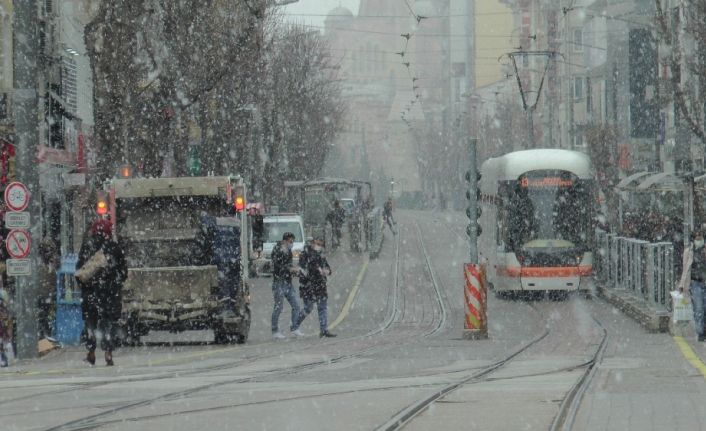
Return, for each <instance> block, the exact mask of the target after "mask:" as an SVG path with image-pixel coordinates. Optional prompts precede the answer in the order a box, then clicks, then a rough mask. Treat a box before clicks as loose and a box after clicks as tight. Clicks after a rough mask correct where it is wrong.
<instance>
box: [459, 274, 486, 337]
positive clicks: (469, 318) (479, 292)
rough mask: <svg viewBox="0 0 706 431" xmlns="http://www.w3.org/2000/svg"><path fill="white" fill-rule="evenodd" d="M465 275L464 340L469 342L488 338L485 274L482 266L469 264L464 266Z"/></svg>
mask: <svg viewBox="0 0 706 431" xmlns="http://www.w3.org/2000/svg"><path fill="white" fill-rule="evenodd" d="M463 275H464V279H465V282H466V286H465V289H464V291H463V292H464V297H465V303H466V307H465V308H466V317H465V319H464V324H463V327H464V329H463V338H465V339H467V340H479V339H485V338H488V320H487V313H486V300H487V295H486V290H485V272H484V270H483V267H482V266H480V265H477V264H473V263H467V264H465V265H464V270H463Z"/></svg>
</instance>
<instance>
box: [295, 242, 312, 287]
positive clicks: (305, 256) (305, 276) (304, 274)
mask: <svg viewBox="0 0 706 431" xmlns="http://www.w3.org/2000/svg"><path fill="white" fill-rule="evenodd" d="M312 253H314V249H313V248H311V246H310V245H309V244H307V245H305V246H304V250H302V252H301V254H300V255H299V268H301V270H300V272H299V289H300V290H301V289H302V286H304V288H306V285H307V284H309V272H308V265H309V259H310V258H311V255H312Z"/></svg>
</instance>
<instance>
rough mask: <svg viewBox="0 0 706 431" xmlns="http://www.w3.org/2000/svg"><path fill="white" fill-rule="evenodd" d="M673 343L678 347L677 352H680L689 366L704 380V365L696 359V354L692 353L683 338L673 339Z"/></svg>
mask: <svg viewBox="0 0 706 431" xmlns="http://www.w3.org/2000/svg"><path fill="white" fill-rule="evenodd" d="M674 342H675V343H677V346H679V350H681V353H682V355H684V357H685V358H686V360H687V361H689V363H690V364H691V366H692V367H694V368H696V369H697V370H698V371H699V372H700V373H701V375H702V376H704V378H705V379H706V364H704V362H703V361H702V360H701V359H700V358H699V357H698V356H696V353H694V350H693V349H692V348H691V346H689V343H687V342H686V340H685V339H684V337H678V336H675V337H674Z"/></svg>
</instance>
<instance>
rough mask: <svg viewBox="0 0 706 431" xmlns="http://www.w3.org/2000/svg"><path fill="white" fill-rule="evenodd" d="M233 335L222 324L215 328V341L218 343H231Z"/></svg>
mask: <svg viewBox="0 0 706 431" xmlns="http://www.w3.org/2000/svg"><path fill="white" fill-rule="evenodd" d="M230 341H231V337H230V334H228V333H227V332H226V330H225V328H223V326H221V325H216V326H215V327H214V328H213V342H214V343H216V344H230Z"/></svg>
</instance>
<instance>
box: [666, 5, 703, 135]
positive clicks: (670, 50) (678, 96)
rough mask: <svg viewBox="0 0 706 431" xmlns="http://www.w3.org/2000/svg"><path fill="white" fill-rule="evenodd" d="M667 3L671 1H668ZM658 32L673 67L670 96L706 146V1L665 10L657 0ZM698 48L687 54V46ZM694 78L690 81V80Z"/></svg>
mask: <svg viewBox="0 0 706 431" xmlns="http://www.w3.org/2000/svg"><path fill="white" fill-rule="evenodd" d="M667 3H668V2H667ZM655 5H656V10H657V17H656V22H657V29H658V31H659V36H660V41H661V43H662V45H663V50H664V52H665V53H666V56H665V59H666V61H667V65H669V68H670V72H671V73H670V77H669V87H670V88H669V90H670V96H672V99H673V101H674V104H675V106H676V108H677V109H678V111H679V114H680V116H681V119H682V120H683V121H684V122H685V123H686V124H687V125H688V127H689V130H690V131H691V132H692V133H693V134H694V135H695V136H696V137H698V138H699V140H700V141H701V143H702V145H706V131H705V129H704V114H705V110H704V104H703V96H704V94H706V93H705V92H706V21H705V19H706V1H704V0H683V1H681V2H680V5H679V6H677V7H674V8H669V9H666V8H665V2H664V0H655ZM686 44H689V45H691V46H693V47H695V51H696V53H697V55H685V52H684V46H685V45H686ZM690 76H691V77H694V78H695V79H693V80H692V79H688V78H689V77H690Z"/></svg>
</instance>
